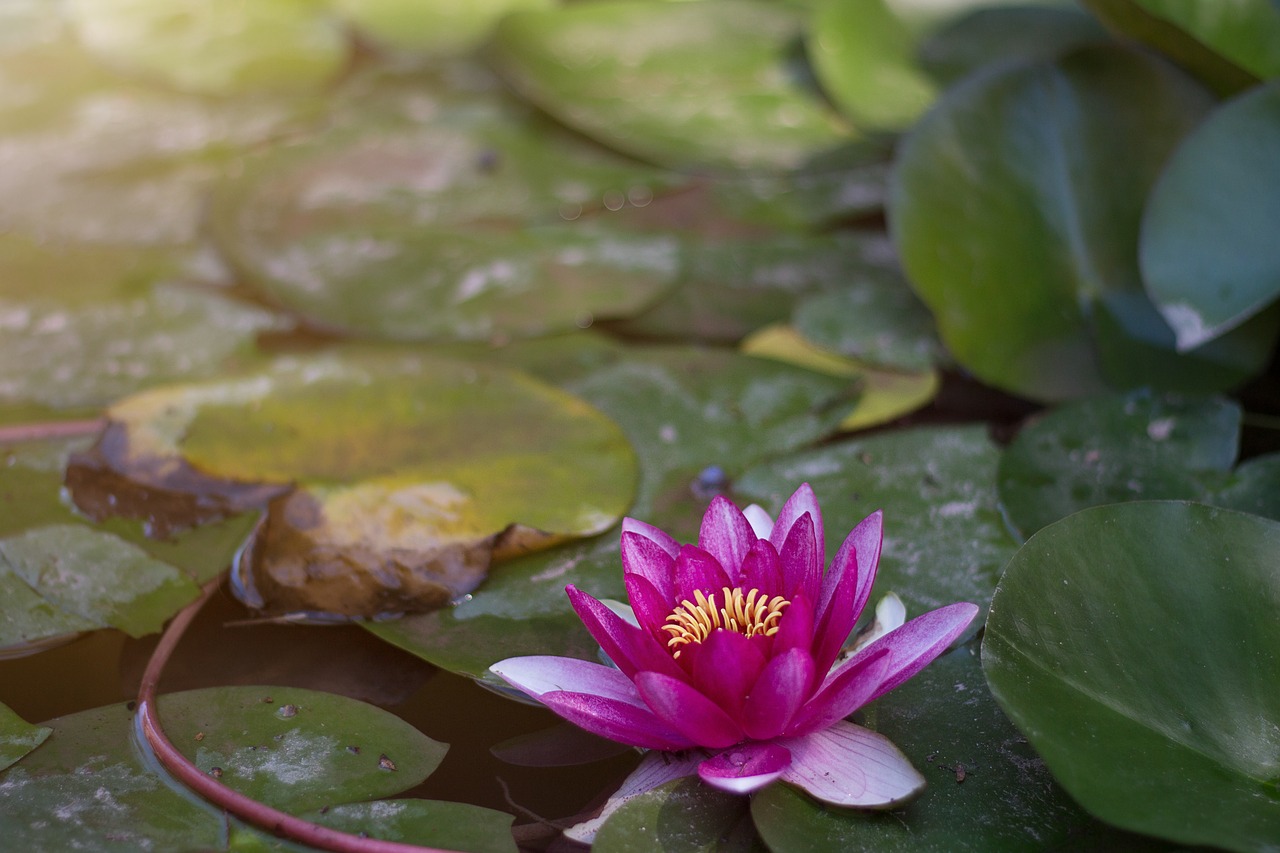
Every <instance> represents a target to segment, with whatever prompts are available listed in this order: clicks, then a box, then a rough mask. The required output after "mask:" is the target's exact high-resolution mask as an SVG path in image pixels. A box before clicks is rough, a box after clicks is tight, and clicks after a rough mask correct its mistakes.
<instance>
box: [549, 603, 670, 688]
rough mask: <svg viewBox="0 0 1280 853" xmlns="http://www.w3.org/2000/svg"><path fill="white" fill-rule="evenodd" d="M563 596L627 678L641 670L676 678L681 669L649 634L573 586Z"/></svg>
mask: <svg viewBox="0 0 1280 853" xmlns="http://www.w3.org/2000/svg"><path fill="white" fill-rule="evenodd" d="M565 592H566V593H568V595H569V603H570V604H571V605H573V609H574V611H575V612H577V614H578V618H579V619H581V620H582V624H583V625H585V626H586V628H587V631H588V632H589V633H590V634H591V636H592V638H593V639H594V640H595V641H596V642H597V643H599V644H600V648H601V649H603V650H604V653H605V654H606V655H608V656H609V659H610V660H611V661H613V662H614V663H615V664H616V665H617V667H618V669H620V670H622V672H623V674H624V675H626V676H627V677H628V678H633V677H634V676H635V674H636V673H637V672H639V671H640V670H654V671H656V672H665V673H667V674H668V675H679V673H680V668H679V667H678V666H677V665H676V662H675V661H674V660H672V659H671V656H670V655H669V654H667V652H666V651H665V650H664V649H663V648H662V646H660V645H659V644H658V641H657V640H655V639H654V637H653V635H652V634H650V633H649V632H648V631H646V630H644V629H642V628H637V627H636V626H634V625H632V624H630V623H628V622H627V621H626V620H624V619H623V618H622V617H621V616H619V615H618V614H616V613H614V612H613V611H612V610H610V609H609V608H608V607H605V606H604V605H603V604H601V603H600V602H599V601H597V600H596V599H594V598H592V597H591V596H589V595H587V594H586V593H585V592H581V591H579V590H578V589H576V588H575V587H574V586H573V585H572V584H570V585H569V586H567V587H565Z"/></svg>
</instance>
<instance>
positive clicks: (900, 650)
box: [831, 602, 978, 702]
mask: <svg viewBox="0 0 1280 853" xmlns="http://www.w3.org/2000/svg"><path fill="white" fill-rule="evenodd" d="M977 615H978V608H977V607H976V606H975V605H973V604H969V603H967V602H960V603H958V604H948V605H947V606H946V607H939V608H938V609H937V610H930V611H929V612H928V613H925V614H923V615H921V616H917V617H916V618H915V619H912V620H911V621H910V622H908V623H907V624H905V625H903V626H902V627H901V628H899V629H897V630H896V631H890V632H889V633H888V634H885V635H884V636H883V637H881V638H880V639H878V640H876V641H875V642H873V643H870V644H868V645H867V646H865V647H863V648H862V649H861V650H860V651H858V652H857V654H855V655H854V656H853V657H852V658H851V659H850V660H849V662H848V663H846V664H844V665H843V666H841V667H840V668H839V669H837V670H835V671H834V672H833V673H832V674H831V678H832V679H834V678H835V677H836V676H837V675H839V674H840V673H841V672H842V671H843V670H845V669H846V668H848V667H851V666H854V665H855V664H857V663H858V661H860V660H862V659H863V658H866V657H869V656H870V655H873V654H876V653H878V652H879V651H880V650H881V649H886V648H887V649H888V650H889V668H888V669H887V670H886V671H885V674H884V678H883V680H882V681H881V683H880V686H879V687H878V688H876V691H875V692H874V693H873V694H872V695H871V698H870V699H868V700H867V701H868V702H869V701H871V699H875V698H876V697H878V696H883V695H884V694H885V693H888V692H889V691H890V690H892V689H893V688H895V687H897V686H898V685H899V684H901V683H902V682H904V681H906V680H907V679H908V678H910V677H911V676H913V675H915V674H916V673H917V672H919V671H920V670H922V669H924V668H925V667H926V666H928V665H929V662H930V661H932V660H933V659H934V658H936V657H937V656H938V655H940V654H942V653H943V652H944V651H946V650H947V647H948V646H950V645H951V643H952V642H954V641H955V639H956V638H957V637H959V636H960V635H961V634H963V633H964V629H965V628H967V627H969V623H970V622H972V621H973V617H974V616H977Z"/></svg>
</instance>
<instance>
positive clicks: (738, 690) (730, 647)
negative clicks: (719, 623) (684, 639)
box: [686, 629, 765, 717]
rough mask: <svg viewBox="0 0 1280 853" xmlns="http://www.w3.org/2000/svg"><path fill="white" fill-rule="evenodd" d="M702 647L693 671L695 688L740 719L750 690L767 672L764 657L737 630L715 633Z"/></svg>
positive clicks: (700, 645) (700, 646) (691, 671)
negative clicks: (760, 676) (763, 673)
mask: <svg viewBox="0 0 1280 853" xmlns="http://www.w3.org/2000/svg"><path fill="white" fill-rule="evenodd" d="M698 646H699V648H698V649H697V657H695V658H694V659H693V667H692V668H691V669H690V674H691V675H692V681H693V686H694V688H695V689H697V690H698V692H699V693H701V694H702V695H704V696H706V697H707V698H708V699H710V700H711V701H712V702H715V703H716V704H717V705H719V706H720V707H721V708H723V709H724V710H725V712H726V713H728V714H729V715H730V716H732V717H737V716H738V714H739V712H740V711H741V710H742V700H743V699H744V698H746V695H747V691H748V690H749V689H751V685H753V684H755V683H756V678H758V677H759V675H760V671H761V670H762V669H764V663H765V661H764V655H763V654H762V653H761V651H760V649H759V647H758V644H756V643H753V642H752V641H751V640H749V639H747V637H746V636H744V635H743V634H739V633H737V632H736V631H726V630H724V629H720V630H716V631H712V632H711V636H709V637H707V639H706V640H704V641H703V642H702V643H700V644H698ZM687 648H689V647H688V646H686V649H687Z"/></svg>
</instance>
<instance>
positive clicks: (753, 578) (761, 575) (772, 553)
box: [741, 539, 782, 598]
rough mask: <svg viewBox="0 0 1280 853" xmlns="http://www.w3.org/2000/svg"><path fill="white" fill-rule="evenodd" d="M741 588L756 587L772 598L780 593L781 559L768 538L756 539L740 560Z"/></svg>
mask: <svg viewBox="0 0 1280 853" xmlns="http://www.w3.org/2000/svg"><path fill="white" fill-rule="evenodd" d="M741 584H742V588H743V589H745V590H752V589H758V590H760V591H761V592H763V593H764V594H765V595H767V596H769V597H770V598H772V597H773V596H775V595H782V561H781V560H780V559H778V552H777V551H776V550H775V549H774V547H773V545H772V544H771V543H770V542H769V540H768V539H757V540H756V542H755V544H754V545H752V546H751V550H750V551H748V552H747V556H746V559H744V560H743V561H742V578H741Z"/></svg>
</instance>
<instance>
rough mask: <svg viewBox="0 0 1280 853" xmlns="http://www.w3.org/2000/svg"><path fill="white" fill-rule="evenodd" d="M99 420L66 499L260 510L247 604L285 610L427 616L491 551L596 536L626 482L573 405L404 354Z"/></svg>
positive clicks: (152, 402)
mask: <svg viewBox="0 0 1280 853" xmlns="http://www.w3.org/2000/svg"><path fill="white" fill-rule="evenodd" d="M109 414H110V417H111V419H112V427H110V428H109V429H108V431H107V433H106V434H105V436H104V439H103V441H102V442H100V444H99V446H98V448H97V449H96V451H95V454H92V455H91V456H90V457H89V459H87V460H85V462H84V463H82V464H84V465H88V466H90V467H89V468H88V469H87V471H88V473H82V474H78V475H77V476H76V477H75V478H74V481H73V482H74V483H75V487H76V488H75V494H76V500H77V502H78V503H80V504H81V505H82V506H85V505H88V506H95V505H96V506H99V507H100V509H101V510H102V511H104V512H108V513H120V514H126V515H128V514H134V513H138V512H141V511H145V510H146V496H147V494H149V491H148V490H150V489H159V490H162V491H163V490H172V491H174V492H176V493H177V494H179V495H180V496H181V495H185V496H188V498H190V499H191V500H194V501H195V502H196V506H195V509H196V510H198V511H204V510H207V511H209V512H211V513H213V514H215V515H216V514H218V513H220V512H225V511H226V510H228V509H234V508H236V507H241V506H249V507H255V506H261V505H262V504H263V502H264V501H267V500H270V501H273V503H272V505H271V512H270V514H269V517H268V519H267V521H266V523H265V525H264V526H263V527H262V528H261V530H260V532H259V534H258V536H257V537H256V539H255V542H254V546H253V549H252V551H251V552H249V554H247V555H246V557H245V558H244V560H242V563H241V566H240V575H241V582H242V583H244V584H245V585H246V587H247V589H248V593H247V597H248V598H249V599H250V600H251V601H252V602H253V603H254V604H255V605H256V604H263V605H265V606H268V607H270V608H272V609H276V610H283V611H289V610H318V611H323V612H328V613H337V614H347V615H356V614H363V615H372V614H376V613H381V612H386V611H396V610H405V609H426V608H430V607H434V606H439V605H441V604H444V603H446V602H448V601H450V600H452V599H453V598H455V597H457V596H459V595H462V594H464V593H466V592H469V591H470V590H471V589H472V588H474V587H475V585H476V584H477V583H479V581H480V579H481V578H483V576H484V573H485V571H486V570H487V568H488V564H489V558H490V555H491V553H492V552H493V550H494V548H495V546H496V547H498V548H500V549H507V550H510V551H514V552H520V551H521V550H530V549H536V548H538V547H546V546H547V545H549V544H552V543H554V542H556V541H560V540H563V539H565V538H572V537H575V536H585V535H591V534H594V533H598V532H600V531H601V530H604V529H606V528H607V527H609V526H611V525H612V524H613V523H614V522H615V521H616V520H617V518H618V516H619V515H620V514H621V513H622V512H623V511H624V510H625V509H626V508H627V506H628V504H629V502H630V499H631V495H632V488H633V483H634V477H635V461H634V457H633V456H632V453H631V450H630V447H629V446H628V444H627V441H626V439H625V438H624V436H623V435H622V433H621V432H620V431H619V430H618V428H617V427H616V426H615V425H614V424H613V423H612V422H611V421H609V420H608V419H607V418H605V417H604V416H602V415H601V414H600V413H599V412H597V411H596V410H594V409H592V408H591V407H590V406H588V405H586V404H585V403H583V402H582V401H581V400H579V399H577V398H575V397H572V396H570V395H568V394H565V393H563V392H561V391H558V390H556V389H554V388H551V387H549V386H546V385H543V384H542V383H540V382H537V381H535V380H533V379H531V378H529V377H527V376H524V375H521V374H517V373H514V372H509V371H504V370H500V369H497V368H492V367H482V366H478V365H468V364H464V363H461V362H454V361H447V360H443V359H438V358H433V357H430V356H427V355H424V354H422V353H421V352H416V351H412V350H396V349H390V350H359V349H349V350H346V351H336V352H331V353H327V354H321V355H318V356H313V357H309V358H283V359H280V360H279V361H277V362H276V363H275V364H274V365H273V366H272V367H271V368H270V369H269V370H266V371H263V372H260V373H257V374H250V375H246V376H242V377H239V378H234V379H228V380H224V381H219V382H208V383H204V384H196V385H185V386H173V387H169V388H164V389H157V390H156V391H152V392H147V393H145V394H140V395H136V396H134V397H130V398H127V399H125V400H123V401H121V402H120V403H118V404H117V405H115V406H114V407H112V408H111V410H110V412H109ZM95 465H97V466H102V467H104V468H105V469H107V470H108V471H115V472H116V473H117V474H119V475H123V476H125V477H128V478H130V479H132V480H133V481H134V482H135V483H137V484H140V485H141V486H143V487H144V489H143V491H142V492H141V493H140V497H139V503H138V504H137V505H136V506H126V505H125V503H126V502H125V501H124V500H117V501H116V505H115V506H114V507H112V506H109V505H105V504H101V503H99V502H98V501H97V498H96V493H97V492H98V491H100V490H102V489H103V488H106V489H108V490H111V489H112V485H113V484H112V481H111V480H110V479H109V478H108V479H107V480H105V481H104V482H97V479H98V478H97V477H95V476H93V474H92V471H93V467H92V466H95ZM291 484H293V486H294V487H292V488H291ZM111 493H114V492H113V491H112V492H111ZM171 523H175V524H180V523H181V519H178V520H176V521H174V520H171ZM500 534H501V539H499V535H500ZM259 597H260V598H259Z"/></svg>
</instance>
